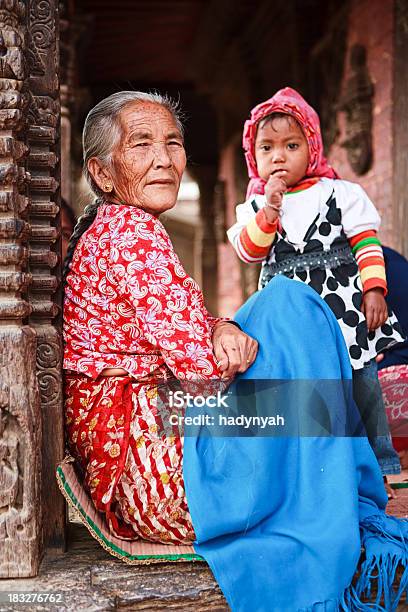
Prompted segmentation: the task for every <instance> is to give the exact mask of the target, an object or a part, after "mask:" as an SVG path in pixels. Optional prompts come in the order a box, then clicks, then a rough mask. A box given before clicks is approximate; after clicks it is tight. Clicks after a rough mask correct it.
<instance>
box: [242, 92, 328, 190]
mask: <svg viewBox="0 0 408 612" xmlns="http://www.w3.org/2000/svg"><path fill="white" fill-rule="evenodd" d="M271 113H286V114H287V115H290V116H291V117H294V118H295V119H296V121H297V122H298V123H299V125H300V126H301V128H302V130H303V133H304V135H305V136H306V140H307V143H308V145H309V165H308V167H307V170H306V176H307V177H309V178H310V177H319V176H326V177H328V178H338V175H337V173H336V172H335V171H334V170H333V168H332V167H331V166H330V165H329V163H328V161H327V159H326V158H325V157H324V155H323V141H322V135H321V132H320V121H319V115H318V114H317V113H316V111H315V110H314V109H313V108H312V107H311V106H310V105H309V104H308V103H307V102H306V100H305V99H304V98H302V96H301V95H300V94H299V93H298V92H297V91H295V90H294V89H292V88H291V87H285V88H284V89H280V90H279V91H277V92H276V94H275V95H274V96H272V98H269V100H266V101H265V102H261V104H258V106H255V108H253V109H252V111H251V118H250V119H248V121H245V125H244V134H243V138H242V145H243V147H244V150H245V159H246V163H247V166H248V174H249V178H250V181H249V183H248V188H247V198H248V197H249V196H250V195H252V194H254V193H260V194H263V193H264V191H265V183H266V182H265V181H264V180H263V179H261V178H260V176H259V175H258V169H257V167H256V161H255V138H256V132H257V126H258V123H259V121H260V120H261V119H263V118H264V117H266V116H267V115H270V114H271Z"/></svg>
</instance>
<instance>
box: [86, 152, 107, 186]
mask: <svg viewBox="0 0 408 612" xmlns="http://www.w3.org/2000/svg"><path fill="white" fill-rule="evenodd" d="M87 166H88V171H89V173H90V175H91V176H92V178H93V180H94V181H95V183H96V184H97V185H98V187H99V189H101V190H102V191H104V192H105V193H110V192H111V191H113V180H112V175H111V172H110V170H109V169H108V168H107V167H106V166H105V165H103V164H102V163H101V161H100V160H99V159H98V158H97V157H91V159H89V160H88V163H87Z"/></svg>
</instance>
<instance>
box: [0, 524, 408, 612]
mask: <svg viewBox="0 0 408 612" xmlns="http://www.w3.org/2000/svg"><path fill="white" fill-rule="evenodd" d="M5 591H13V592H16V591H22V592H25V593H49V594H51V593H54V594H57V593H60V594H61V596H62V601H61V603H53V604H50V603H43V604H40V603H37V604H29V605H28V604H25V605H24V604H12V605H7V604H4V603H3V604H0V612H9V611H13V612H15V611H16V610H17V611H18V612H20V611H21V612H25V611H26V610H30V612H31V611H35V612H42V611H48V612H50V611H52V612H54V611H56V612H59V611H61V612H62V611H67V610H68V611H72V612H102V611H105V610H106V611H107V610H128V611H132V610H135V611H139V610H144V611H149V612H150V611H153V610H165V609H166V610H177V612H206V611H209V610H211V611H212V612H224V611H227V610H229V608H228V605H227V603H226V601H225V599H224V597H223V595H222V593H221V591H220V589H219V587H218V585H217V583H216V582H215V580H214V578H213V575H212V573H211V571H210V569H209V568H208V566H207V565H206V563H204V562H200V561H193V562H190V561H189V562H184V561H182V562H166V563H146V564H140V565H133V566H132V565H126V564H125V563H123V562H122V561H120V560H117V559H114V558H113V557H112V556H111V555H109V554H108V553H107V552H106V551H105V550H104V549H103V548H102V547H101V546H100V545H99V544H98V542H97V541H96V540H94V539H93V538H92V537H91V536H90V534H89V533H88V531H87V530H86V529H85V527H83V525H81V524H79V523H70V524H69V529H68V550H67V552H65V553H55V552H53V551H52V550H49V551H48V552H47V554H46V556H45V558H44V560H43V562H42V564H41V568H40V574H39V576H37V577H36V578H24V579H16V580H8V581H5V580H2V581H0V592H5ZM374 596H375V593H373V597H374ZM398 612H408V605H407V604H406V603H402V604H400V606H399V607H398Z"/></svg>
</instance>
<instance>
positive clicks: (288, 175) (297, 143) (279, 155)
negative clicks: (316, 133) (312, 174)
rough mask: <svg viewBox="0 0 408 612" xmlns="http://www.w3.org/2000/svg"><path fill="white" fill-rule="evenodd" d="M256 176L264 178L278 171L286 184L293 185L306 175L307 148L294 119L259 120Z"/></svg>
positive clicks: (266, 178) (287, 117)
mask: <svg viewBox="0 0 408 612" xmlns="http://www.w3.org/2000/svg"><path fill="white" fill-rule="evenodd" d="M255 159H256V166H257V168H258V174H259V176H260V177H261V178H262V179H264V180H265V181H267V180H268V179H269V177H270V176H271V175H274V174H275V173H276V172H278V171H280V174H279V176H281V177H282V178H283V180H284V181H285V183H286V185H287V187H292V186H293V185H296V183H298V182H299V181H300V180H301V179H302V178H303V177H304V176H305V174H306V170H307V166H308V164H309V147H308V145H307V140H306V138H305V135H304V134H303V132H302V130H301V128H300V127H299V125H298V123H297V121H296V120H295V119H292V118H291V117H289V116H286V117H275V118H272V119H270V120H267V121H264V122H262V121H261V122H260V124H259V126H258V131H257V134H256V140H255Z"/></svg>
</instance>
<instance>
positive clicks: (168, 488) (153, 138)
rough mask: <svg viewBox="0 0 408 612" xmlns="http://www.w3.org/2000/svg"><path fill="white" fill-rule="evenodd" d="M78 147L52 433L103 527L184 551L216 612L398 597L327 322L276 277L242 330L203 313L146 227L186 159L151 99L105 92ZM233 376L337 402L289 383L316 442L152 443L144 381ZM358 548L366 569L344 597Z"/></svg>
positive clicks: (396, 534)
mask: <svg viewBox="0 0 408 612" xmlns="http://www.w3.org/2000/svg"><path fill="white" fill-rule="evenodd" d="M83 145H84V167H85V174H86V176H87V179H88V181H89V184H90V186H91V188H92V190H93V191H94V193H95V194H96V196H97V201H96V202H95V204H93V205H91V206H89V207H88V208H87V209H86V211H85V215H84V216H83V217H82V218H81V219H80V221H79V222H78V224H77V226H76V228H75V231H74V234H73V238H72V241H71V244H70V247H69V249H68V256H67V260H66V265H65V283H66V284H65V302H64V339H65V360H64V368H65V411H66V430H67V437H68V445H69V448H70V451H71V453H72V455H73V456H74V458H75V460H76V464H77V467H78V470H79V471H80V473H81V475H82V479H83V483H84V486H85V488H86V489H87V490H88V491H89V493H90V496H91V498H92V502H93V504H94V505H95V507H96V508H97V510H98V511H100V512H101V513H102V514H103V516H104V517H105V519H106V522H107V524H108V526H109V529H110V531H111V532H112V533H113V534H115V535H116V536H117V537H120V538H123V539H125V540H126V539H127V540H135V539H137V538H143V539H146V540H150V541H156V542H157V541H160V542H166V543H170V544H174V545H177V544H181V543H191V542H194V546H195V549H196V551H197V552H198V553H199V554H201V555H202V556H203V557H204V558H205V559H206V560H207V561H208V563H209V565H210V567H211V569H212V571H213V573H214V575H215V577H216V579H217V580H218V582H219V584H220V586H221V588H222V590H223V592H224V594H225V597H226V598H227V601H228V603H229V604H230V606H231V608H232V609H233V610H242V611H246V610H259V611H265V612H269V611H272V610H274V611H277V612H285V611H297V610H305V611H312V610H313V611H315V610H316V611H317V610H323V609H324V610H338V609H343V610H352V609H357V608H358V609H364V604H363V603H362V602H361V599H360V596H361V595H362V594H363V593H364V590H366V589H367V588H368V587H369V584H370V580H371V578H372V576H373V575H375V574H376V573H377V572H380V573H381V576H382V581H381V584H380V588H379V590H378V593H379V595H378V598H377V600H378V601H377V603H379V601H380V598H381V596H382V595H384V596H385V597H386V598H387V601H392V602H393V604H392V605H393V606H394V604H395V605H396V602H398V599H399V597H400V596H401V593H402V592H403V590H404V589H406V587H407V584H408V570H406V571H405V573H404V575H403V578H402V579H401V585H400V590H399V592H398V593H394V594H393V592H392V582H393V578H394V575H395V571H396V567H397V565H398V561H402V562H404V563H405V564H406V560H407V555H406V546H405V543H404V535H408V530H407V528H406V526H405V525H404V524H403V523H399V522H398V521H396V519H390V518H388V517H387V516H386V515H385V513H384V508H385V504H386V501H387V499H386V495H385V492H384V488H383V484H382V478H381V473H380V471H379V468H378V465H377V462H376V460H375V457H374V455H373V453H372V451H371V448H370V446H369V444H368V441H367V439H366V438H365V437H359V438H351V437H345V431H346V429H345V426H343V425H344V421H345V416H344V414H345V413H346V411H347V409H348V407H349V404H350V402H351V399H350V397H351V395H350V394H348V392H347V389H346V390H344V389H343V387H342V386H341V385H342V383H343V382H344V381H345V382H347V381H348V382H349V383H350V381H351V369H350V363H349V360H348V358H347V351H346V348H345V345H344V341H343V340H342V336H341V332H340V329H339V326H338V325H337V322H336V320H335V318H334V316H333V314H332V313H331V311H330V309H329V308H328V307H327V306H326V304H325V303H324V302H323V300H321V299H320V298H319V296H318V295H317V294H316V293H315V292H313V290H311V289H310V288H309V287H306V286H304V285H302V284H301V283H298V282H296V281H291V280H288V279H286V278H276V279H274V280H273V281H272V282H271V283H269V284H268V286H267V287H266V288H265V289H263V290H262V291H261V292H259V293H257V294H256V295H254V296H252V298H251V299H250V300H249V301H248V302H247V303H246V304H245V305H244V306H243V308H242V309H241V310H240V311H239V313H238V314H237V317H236V318H237V320H238V323H239V325H240V326H241V328H242V329H244V330H245V331H246V332H247V333H248V334H249V335H246V334H245V333H244V332H243V331H241V329H240V327H239V326H236V325H234V324H232V322H229V321H226V320H221V319H217V318H214V317H212V316H210V315H209V313H208V312H207V311H206V309H205V307H204V304H203V296H202V294H201V292H200V289H199V287H198V286H197V284H196V283H195V282H194V280H193V279H191V278H190V277H188V276H187V274H186V273H185V271H184V270H183V268H182V266H181V264H180V262H179V260H178V258H177V255H176V254H175V252H174V250H173V247H172V244H171V242H170V239H169V237H168V235H167V233H166V231H165V229H164V227H163V225H162V224H161V222H160V220H159V216H160V214H161V213H163V212H164V211H166V210H168V209H170V208H172V207H173V206H174V205H175V202H176V198H177V192H178V188H179V185H180V180H181V176H182V174H183V171H184V168H185V164H186V156H185V151H184V145H183V135H182V128H181V124H180V121H179V119H178V117H177V113H176V110H175V108H174V106H173V105H172V104H171V103H170V102H169V101H168V100H167V99H165V98H163V97H161V96H159V95H151V94H144V93H139V92H120V93H117V94H114V95H112V96H110V97H109V98H107V99H105V100H103V101H102V102H100V103H99V104H98V105H97V106H95V108H93V109H92V110H91V112H90V113H89V115H88V117H87V119H86V122H85V128H84V136H83ZM257 341H259V352H258V355H257V349H258V343H257ZM235 375H238V378H240V379H241V380H245V378H246V379H252V380H251V382H253V381H256V380H257V379H260V380H261V382H262V380H265V379H266V380H268V379H276V380H278V381H279V380H284V381H285V380H286V381H292V382H293V381H295V382H296V380H303V379H306V380H308V381H311V382H313V380H315V379H316V380H317V381H318V382H319V381H320V382H321V381H322V380H323V381H324V380H328V381H329V382H333V380H334V382H335V383H336V382H339V383H340V385H337V386H336V385H335V391H336V393H333V386H332V385H327V389H326V388H325V386H324V385H323V386H322V385H321V384H318V385H314V384H312V387H313V389H312V393H309V392H308V387H306V388H305V389H306V390H305V392H303V391H302V393H299V388H298V387H297V386H296V385H295V395H294V396H293V398H294V400H293V401H291V400H290V399H289V400H288V402H287V404H288V405H287V406H286V409H287V412H288V414H289V415H290V418H291V419H292V421H294V422H295V423H296V419H294V418H293V415H296V414H299V415H300V416H301V418H303V417H305V416H306V417H308V416H309V415H311V421H313V415H314V414H315V413H314V408H315V407H316V397H317V395H316V393H317V392H318V393H319V397H323V399H324V400H325V409H326V412H327V414H328V420H329V422H330V424H329V425H328V426H327V428H328V429H327V431H326V435H323V436H322V437H316V436H315V437H311V434H310V433H309V434H308V436H309V437H307V438H302V437H300V436H299V435H294V432H293V430H292V431H291V432H290V433H289V435H285V436H284V437H279V438H274V437H270V436H267V435H260V436H255V437H254V436H252V437H242V436H241V435H238V436H234V435H233V434H230V435H228V432H227V434H226V435H227V437H223V436H221V433H222V430H221V432H220V430H218V431H215V433H214V435H212V434H211V431H208V429H211V428H207V431H205V427H203V428H202V429H200V430H199V431H198V433H197V432H196V435H190V436H186V437H185V438H184V440H183V439H182V438H181V437H175V436H166V435H165V434H164V433H163V431H162V430H161V426H160V420H161V416H160V415H159V414H158V408H157V406H158V404H157V387H158V384H159V383H160V382H161V381H164V382H166V381H169V380H172V379H178V380H179V381H181V382H182V384H184V385H185V384H187V383H189V382H190V381H213V380H217V379H220V378H223V379H228V380H230V379H232V378H233V377H234V376H235ZM234 385H235V383H233V384H232V387H231V389H232V391H231V394H232V396H233V397H235V395H234V394H237V396H238V402H237V404H238V408H239V404H240V398H239V393H238V392H237V387H236V386H234ZM309 386H310V385H309ZM280 388H283V389H284V390H285V389H287V385H283V386H281V387H280ZM302 389H303V387H302ZM261 396H262V397H263V400H262V397H261ZM271 397H272V395H271V394H269V393H267V394H266V403H267V404H268V402H269V399H268V398H271ZM285 397H286V398H287V397H289V398H290V396H287V395H286V396H285ZM259 398H261V400H262V401H265V393H261V394H259V396H258V397H257V398H256V400H258V399H259ZM244 399H245V398H244ZM261 400H260V402H261V404H262V401H261ZM243 405H246V404H245V402H244V403H243ZM258 408H260V409H261V408H262V406H261V405H258V403H257V404H256V409H257V410H258ZM323 429H324V428H323ZM339 431H340V437H336V436H335V435H332V434H333V432H339ZM295 433H297V430H296V432H295ZM203 434H205V435H203ZM185 489H186V491H187V495H186V491H185ZM338 491H341V492H342V499H341V500H338ZM187 500H188V503H187ZM360 534H361V535H360ZM362 543H363V544H364V546H365V548H366V561H365V562H364V565H363V567H362V568H361V572H360V579H359V582H358V583H357V585H356V586H355V587H353V586H351V582H352V578H353V574H354V572H355V570H356V567H357V563H358V560H359V557H360V547H361V544H362ZM379 609H381V608H379ZM387 609H391V608H387ZM392 609H394V607H393V608H392Z"/></svg>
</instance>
